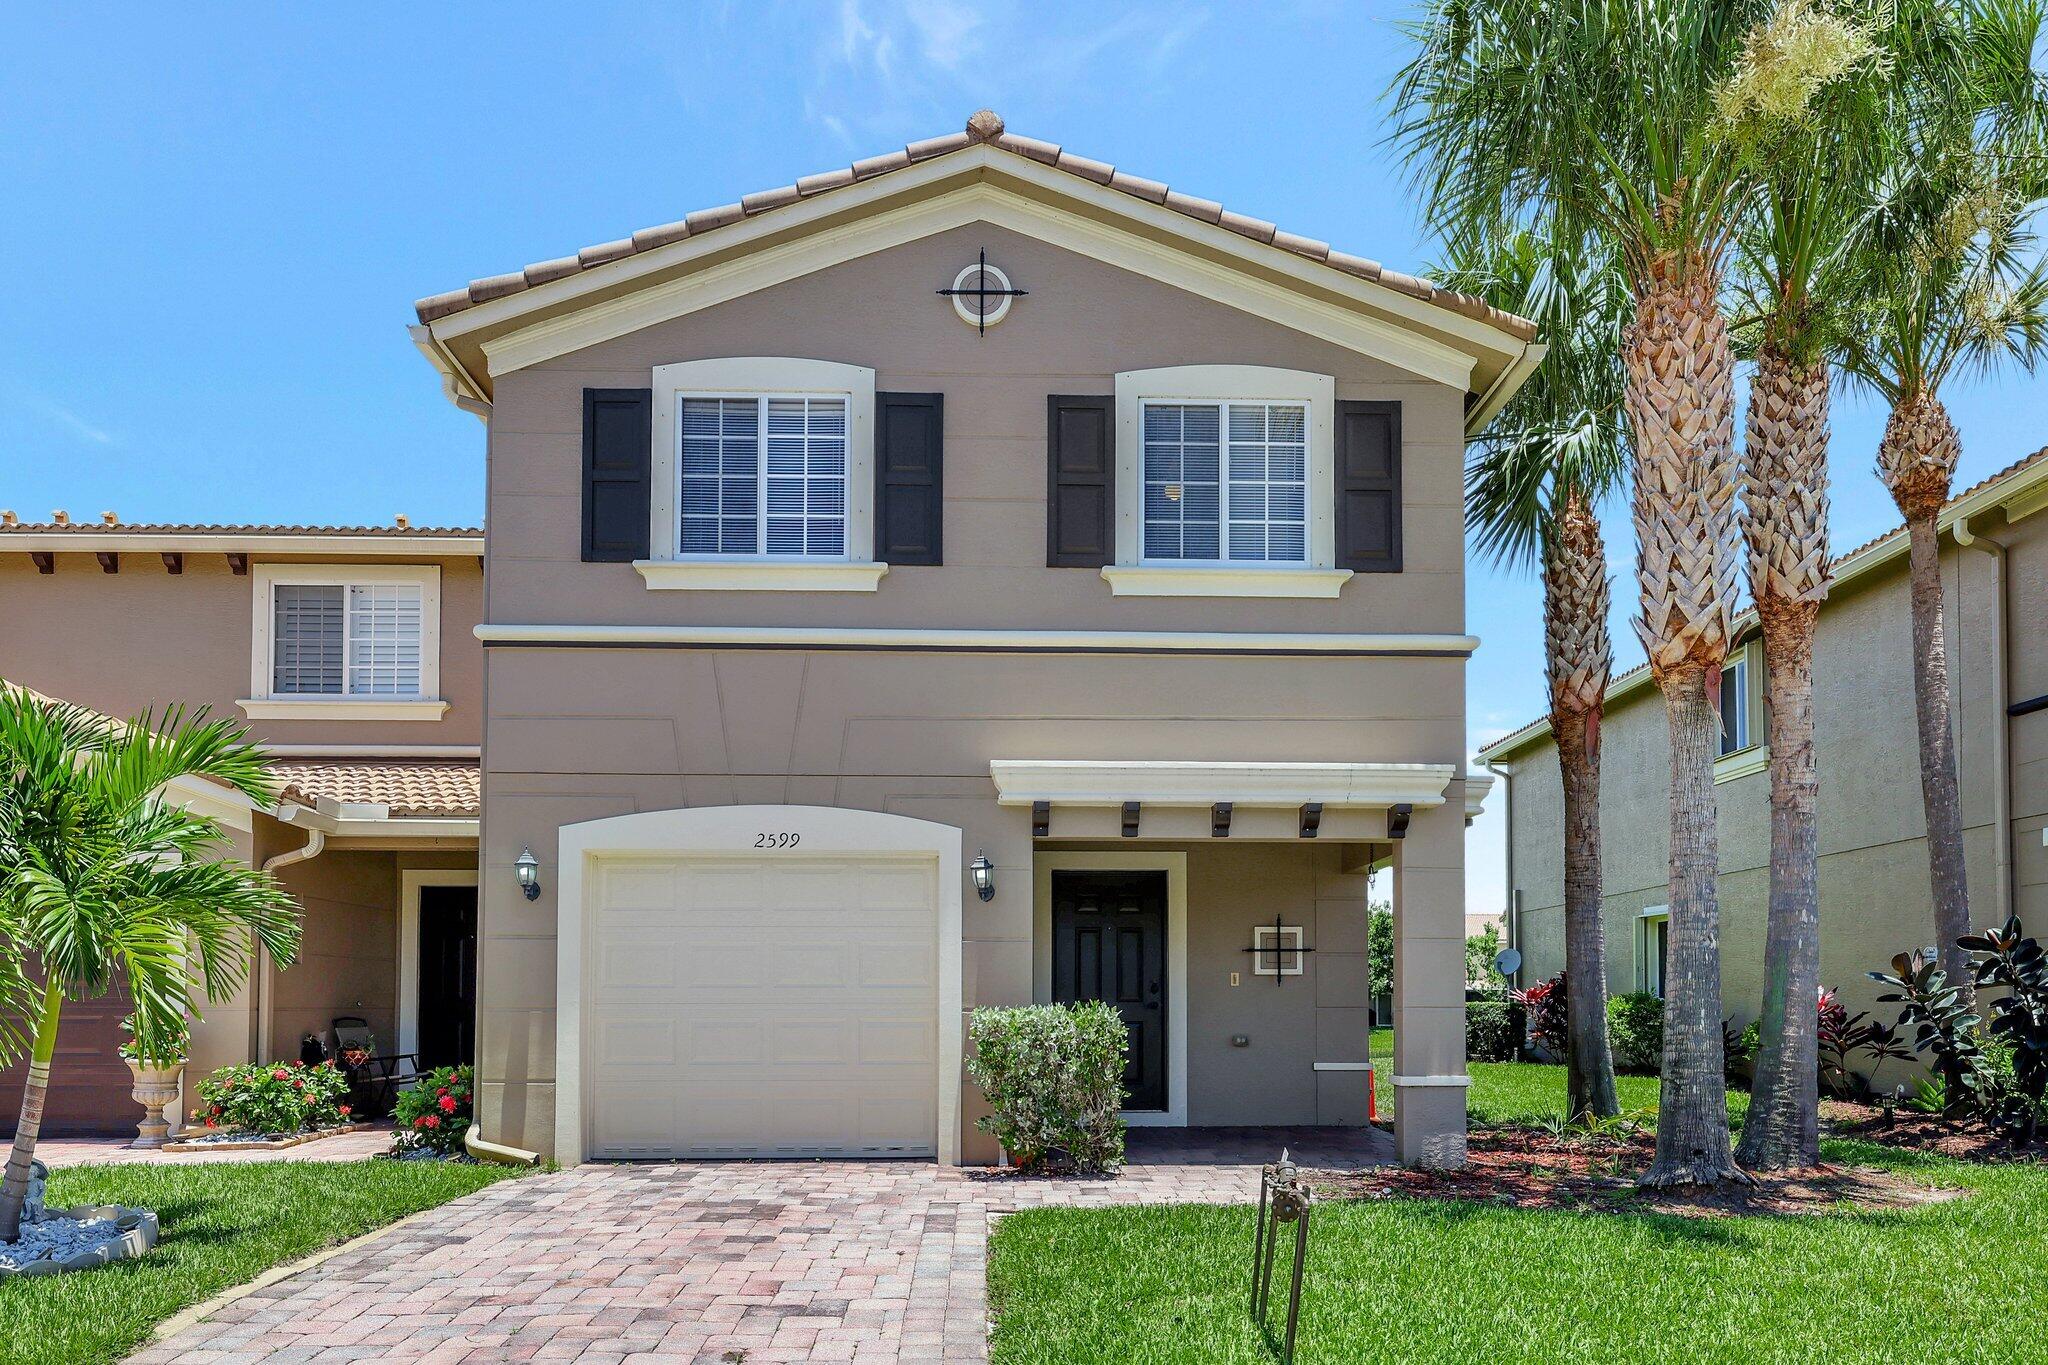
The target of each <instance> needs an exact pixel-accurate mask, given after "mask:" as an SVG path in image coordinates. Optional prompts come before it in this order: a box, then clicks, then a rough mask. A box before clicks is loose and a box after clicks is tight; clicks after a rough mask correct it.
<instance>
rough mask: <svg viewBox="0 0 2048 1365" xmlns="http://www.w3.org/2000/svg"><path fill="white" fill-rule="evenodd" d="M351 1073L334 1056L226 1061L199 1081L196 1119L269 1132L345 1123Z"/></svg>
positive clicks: (215, 1125)
mask: <svg viewBox="0 0 2048 1365" xmlns="http://www.w3.org/2000/svg"><path fill="white" fill-rule="evenodd" d="M348 1116H349V1105H348V1077H347V1076H344V1075H343V1074H342V1073H341V1072H339V1071H337V1070H335V1069H334V1064H333V1063H332V1062H322V1063H321V1064H320V1065H318V1066H307V1065H306V1064H305V1063H304V1062H272V1063H270V1064H269V1065H267V1066H266V1065H255V1066H224V1067H222V1068H221V1069H220V1070H218V1071H216V1072H214V1073H213V1074H212V1075H211V1076H208V1077H207V1078H206V1079H205V1080H203V1081H201V1082H200V1083H199V1107H198V1108H197V1109H194V1110H193V1111H192V1118H193V1119H194V1121H196V1122H198V1123H201V1124H204V1125H205V1126H206V1127H208V1128H216V1129H227V1130H228V1131H230V1132H237V1133H257V1134H263V1135H265V1136H271V1135H277V1134H284V1133H297V1132H301V1131H303V1130H304V1129H307V1128H326V1127H331V1126H332V1125H334V1124H337V1123H346V1122H347V1121H348Z"/></svg>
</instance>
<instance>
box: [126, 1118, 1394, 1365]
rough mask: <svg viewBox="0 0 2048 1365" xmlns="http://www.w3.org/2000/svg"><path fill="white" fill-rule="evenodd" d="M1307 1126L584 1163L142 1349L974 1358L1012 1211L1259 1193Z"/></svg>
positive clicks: (284, 1357)
mask: <svg viewBox="0 0 2048 1365" xmlns="http://www.w3.org/2000/svg"><path fill="white" fill-rule="evenodd" d="M1252 1131H1256V1130H1252ZM1288 1136H1289V1135H1288V1134H1285V1133H1276V1132H1263V1133H1258V1134H1257V1136H1256V1137H1253V1138H1250V1139H1233V1140H1226V1141H1221V1142H1219V1141H1218V1140H1217V1139H1216V1138H1215V1137H1214V1136H1213V1135H1210V1136H1208V1137H1206V1138H1195V1137H1192V1136H1191V1137H1177V1136H1176V1137H1154V1138H1151V1139H1149V1140H1148V1139H1147V1138H1146V1137H1145V1136H1143V1135H1138V1134H1134V1137H1135V1138H1137V1141H1136V1142H1135V1143H1134V1156H1135V1158H1136V1159H1135V1161H1134V1164H1133V1165H1132V1166H1130V1167H1129V1168H1127V1169H1126V1171H1125V1172H1124V1174H1123V1175H1121V1176H1120V1177H1118V1178H1117V1179H1115V1180H1091V1181H1077V1180H1027V1179H1019V1178H1016V1177H1013V1176H1008V1175H1004V1174H1000V1173H991V1172H976V1171H957V1170H943V1169H940V1168H938V1167H935V1166H927V1165H921V1164H912V1163H903V1162H894V1163H892V1162H819V1163H801V1164H791V1163H706V1164H687V1165H682V1164H678V1165H633V1166H610V1165H592V1166H584V1167H579V1168H578V1169H576V1170H573V1171H565V1172H562V1173H560V1174H557V1175H543V1176H535V1177H531V1178H529V1179H525V1180H516V1181H508V1182H506V1183H504V1184H501V1185H495V1186H492V1187H491V1188H489V1189H487V1190H483V1191H480V1192H478V1193H477V1194H473V1195H470V1196H468V1197H467V1198H464V1199H461V1200H458V1201H456V1202H455V1203H453V1204H449V1205H446V1206H444V1207H443V1208H440V1209H436V1210H434V1211H433V1212H431V1213H429V1214H426V1215H424V1216H422V1217H420V1218H417V1219H415V1220H413V1221H412V1222H410V1223H408V1224H406V1225H405V1226H404V1227H402V1228H399V1229H398V1230H396V1231H395V1232H393V1233H391V1234H390V1235H388V1236H386V1237H383V1238H380V1239H378V1240H377V1241H374V1242H371V1243H370V1244H368V1245H366V1246H363V1247H360V1248H358V1249H356V1250H354V1251H351V1252H347V1253H344V1254H342V1255H340V1256H336V1257H333V1258H331V1259H329V1260H327V1261H325V1262H323V1263H321V1264H319V1265H317V1266H315V1267H313V1268H311V1269H310V1270H307V1271H305V1272H302V1273H300V1274H298V1275H295V1276H292V1277H291V1278H289V1279H286V1280H283V1281H280V1282H279V1283H277V1284H275V1285H271V1286H268V1287H266V1288H264V1289H260V1290H257V1291H255V1292H254V1293H251V1294H249V1295H247V1296H246V1297H244V1298H242V1299H239V1300H237V1301H235V1302H234V1303H231V1304H228V1305H226V1306H225V1307H223V1308H222V1309H220V1310H219V1311H218V1312H217V1313H216V1314H214V1315H213V1316H212V1317H211V1318H209V1319H208V1320H206V1321H204V1322H201V1323H199V1324H197V1325H195V1326H192V1327H189V1328H187V1329H186V1330H184V1331H183V1332H181V1333H179V1334H178V1335H176V1336H174V1337H172V1338H170V1339H169V1340H166V1341H163V1342H160V1343H158V1344H157V1345H155V1346H153V1347H150V1348H149V1349H147V1350H145V1351H144V1352H142V1353H141V1354H140V1355H138V1356H136V1357H134V1359H135V1360H136V1361H137V1362H144V1363H145V1365H168V1363H169V1362H188V1363H189V1365H200V1363H201V1362H211V1363H212V1365H287V1362H328V1361H368V1360H427V1361H433V1362H454V1361H473V1362H481V1361H498V1360H535V1361H551V1360H562V1361H569V1360H573V1361H579V1362H582V1363H583V1365H609V1362H618V1361H640V1360H646V1361H656V1360H676V1361H704V1362H720V1363H721V1365H724V1363H725V1362H733V1361H744V1362H745V1363H746V1365H766V1363H767V1362H771V1361H797V1360H850V1361H867V1360H889V1361H894V1360H902V1361H949V1362H950V1361H976V1360H981V1359H983V1358H984V1356H985V1347H984V1342H985V1338H986V1333H987V1322H986V1318H987V1309H986V1298H985V1293H984V1272H985V1268H986V1246H987V1238H988V1226H989V1219H990V1216H991V1215H992V1214H993V1215H1000V1214H1002V1213H1004V1212H1006V1211H1008V1210H1012V1209H1017V1208H1024V1207H1029V1206H1035V1205H1041V1204H1085V1205H1103V1204H1137V1203H1169V1202H1206V1203H1227V1202H1235V1201H1240V1200H1247V1199H1250V1198H1253V1197H1254V1196H1255V1194H1256V1188H1257V1187H1256V1168H1255V1166H1254V1165H1249V1164H1244V1163H1245V1162H1246V1160H1247V1159H1250V1160H1257V1159H1270V1158H1271V1156H1273V1155H1275V1154H1276V1153H1277V1150H1278V1146H1279V1143H1280V1141H1281V1140H1285V1139H1286V1138H1287V1137H1288ZM1292 1137H1293V1139H1294V1145H1295V1147H1296V1148H1297V1151H1298V1152H1299V1153H1300V1155H1301V1156H1302V1157H1303V1158H1304V1159H1305V1160H1306V1161H1308V1162H1311V1163H1313V1164H1318V1165H1323V1164H1330V1165H1337V1164H1346V1165H1362V1164H1370V1163H1371V1162H1374V1161H1379V1160H1384V1159H1385V1158H1386V1152H1385V1147H1386V1146H1387V1145H1388V1144H1387V1141H1386V1139H1385V1136H1384V1135H1383V1134H1378V1133H1374V1132H1372V1130H1366V1132H1365V1133H1363V1134H1355V1133H1346V1134H1345V1135H1344V1136H1343V1138H1342V1139H1341V1140H1332V1142H1331V1145H1329V1146H1328V1148H1327V1150H1325V1151H1321V1152H1319V1151H1318V1150H1317V1149H1316V1148H1315V1146H1314V1145H1313V1144H1314V1143H1315V1141H1316V1138H1315V1137H1313V1136H1309V1135H1305V1134H1301V1133H1295V1134H1293V1135H1292ZM1304 1138H1306V1140H1307V1141H1308V1142H1309V1143H1310V1144H1311V1145H1310V1148H1309V1150H1307V1151H1301V1150H1300V1149H1301V1147H1302V1145H1303V1140H1304ZM1191 1163H1204V1164H1191Z"/></svg>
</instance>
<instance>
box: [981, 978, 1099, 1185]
mask: <svg viewBox="0 0 2048 1365" xmlns="http://www.w3.org/2000/svg"><path fill="white" fill-rule="evenodd" d="M967 1031H968V1038H969V1041H970V1042H971V1043H972V1044H973V1047H974V1055H973V1056H972V1057H970V1058H969V1059H968V1062H967V1075H968V1079H970V1080H972V1081H973V1082H974V1083H975V1084H976V1085H978V1086H980V1087H981V1093H982V1095H983V1097H984V1098H985V1099H987V1101H988V1105H989V1109H990V1110H991V1111H992V1112H991V1113H989V1114H988V1115H987V1116H986V1117H984V1118H982V1119H980V1120H979V1121H978V1122H977V1123H976V1125H975V1126H976V1127H978V1128H979V1129H980V1130H981V1131H982V1132H984V1133H991V1134H993V1135H994V1136H995V1138H996V1140H997V1141H998V1142H1000V1143H1002V1144H1003V1150H1004V1151H1006V1152H1008V1153H1009V1154H1010V1160H1011V1161H1013V1162H1014V1163H1016V1165H1017V1166H1018V1167H1019V1168H1020V1169H1022V1170H1026V1171H1039V1170H1049V1169H1072V1170H1075V1171H1086V1172H1099V1171H1113V1170H1115V1169H1116V1168H1117V1167H1119V1166H1121V1165H1123V1161H1124V1121H1123V1117H1122V1114H1121V1112H1120V1111H1121V1110H1122V1109H1123V1102H1124V1086H1123V1077H1124V1047H1125V1044H1126V1042H1127V1040H1128V1038H1129V1033H1130V1031H1129V1030H1128V1029H1127V1028H1125V1026H1124V1021H1123V1016H1121V1015H1120V1014H1118V1013H1117V1012H1116V1010H1115V1009H1114V1008H1113V1007H1112V1006H1109V1005H1106V1004H1103V1003H1102V1002H1101V1001H1089V1002H1087V1003H1085V1004H1079V1005H1023V1006H1015V1007H1011V1008H1007V1009H978V1010H976V1011H975V1012H974V1015H973V1018H972V1019H971V1020H970V1021H969V1023H968V1030H967Z"/></svg>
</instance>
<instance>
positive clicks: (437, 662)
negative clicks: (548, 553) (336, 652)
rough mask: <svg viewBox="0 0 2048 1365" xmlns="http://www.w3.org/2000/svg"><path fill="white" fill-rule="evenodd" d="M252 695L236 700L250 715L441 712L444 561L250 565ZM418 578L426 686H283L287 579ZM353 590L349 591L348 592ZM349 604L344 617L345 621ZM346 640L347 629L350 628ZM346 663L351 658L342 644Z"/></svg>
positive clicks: (332, 582) (339, 583)
mask: <svg viewBox="0 0 2048 1365" xmlns="http://www.w3.org/2000/svg"><path fill="white" fill-rule="evenodd" d="M249 579H250V620H249V695H248V696H246V697H244V698H242V699H241V700H239V701H237V702H236V703H235V705H237V706H239V707H240V708H241V709H242V712H243V714H245V715H247V716H248V717H249V718H250V719H251V720H439V719H440V718H441V717H442V715H443V714H445V713H446V712H447V710H448V703H447V702H446V701H444V700H442V698H441V566H440V565H438V564H253V565H251V566H250V567H249ZM371 583H404V584H412V585H415V586H417V587H418V588H419V590H420V690H419V694H418V695H417V696H412V697H372V696H355V695H351V694H349V693H346V692H339V693H336V692H324V693H304V692H278V691H276V690H275V689H274V687H273V674H272V672H271V667H272V660H271V647H272V643H273V640H272V636H273V634H274V632H275V623H276V620H277V616H276V606H275V599H276V595H277V589H278V587H279V586H280V585H285V584H291V585H305V586H313V587H339V588H342V589H344V590H345V589H347V588H349V587H350V586H353V585H360V584H371ZM345 598H346V593H345V592H344V599H345ZM346 619H347V613H346V609H344V612H343V620H344V621H346ZM343 638H344V640H346V638H347V637H346V635H344V637H343ZM342 663H343V669H344V677H346V671H345V670H346V669H347V666H348V659H347V646H346V644H344V646H343V659H342Z"/></svg>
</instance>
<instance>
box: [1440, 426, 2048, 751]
mask: <svg viewBox="0 0 2048 1365" xmlns="http://www.w3.org/2000/svg"><path fill="white" fill-rule="evenodd" d="M2043 463H2048V446H2043V447H2042V448H2041V449H2039V450H2037V451H2035V452H2034V453H2033V454H2031V455H2029V456H2027V457H2026V458H2024V459H2020V460H2015V461H2013V463H2011V464H2009V465H2007V466H2006V467H2005V468H2003V469H2001V470H1999V471H1998V472H1997V473H1996V474H1992V475H1990V476H1988V477H1986V478H1982V479H1979V480H1977V482H1975V483H1973V484H1971V485H1970V486H1969V487H1968V488H1965V489H1964V490H1963V491H1962V492H1960V493H1957V494H1955V495H1954V496H1953V497H1951V498H1950V499H1949V500H1948V501H1947V502H1945V503H1943V504H1942V510H1943V511H1944V512H1945V511H1947V510H1948V509H1950V508H1952V507H1954V506H1956V504H1958V503H1960V502H1963V501H1965V500H1966V499H1969V498H1973V497H1975V496H1977V495H1978V494H1979V493H1982V492H1984V491H1985V490H1986V489H1988V488H1991V487H1993V486H1994V485H1996V484H2001V483H2004V482H2005V481H2006V480H2007V479H2011V478H2014V477H2016V476H2018V475H2019V474H2022V473H2024V472H2025V471H2027V470H2029V469H2032V468H2033V467H2034V466H2036V465H2038V464H2043ZM1905 534H1906V528H1905V527H1904V526H1894V527H1892V529H1891V530H1889V531H1886V532H1885V533H1884V534H1883V535H1879V536H1872V537H1871V538H1870V539H1869V540H1866V541H1864V542H1863V543H1862V544H1861V545H1858V546H1857V547H1856V548H1855V549H1853V550H1845V551H1843V552H1842V553H1841V554H1838V555H1836V556H1835V557H1834V559H1833V560H1831V561H1830V563H1831V565H1832V566H1833V568H1834V569H1835V570H1836V571H1837V572H1838V573H1839V572H1840V570H1841V568H1842V566H1843V565H1845V564H1848V563H1849V562H1850V561H1851V560H1854V559H1856V558H1857V557H1859V556H1862V555H1867V554H1869V553H1870V552H1871V551H1872V550H1875V549H1876V548H1877V547H1878V546H1880V545H1883V544H1884V543H1885V542H1886V541H1890V540H1898V539H1901V538H1903V537H1904V536H1905ZM1835 581H1836V582H1837V583H1841V582H1843V581H1846V580H1845V579H1843V578H1837V579H1836V580H1835ZM1821 605H1822V607H1823V608H1825V607H1826V605H1827V604H1826V603H1822V604H1821ZM1755 622H1756V608H1755V607H1751V608H1749V609H1748V610H1746V611H1744V612H1742V613H1740V614H1739V615H1737V616H1736V618H1735V633H1736V635H1737V636H1738V637H1739V636H1740V635H1741V634H1742V633H1743V632H1744V631H1746V630H1748V629H1749V628H1750V626H1752V625H1754V624H1755ZM1649 676H1650V665H1649V664H1648V663H1647V662H1644V663H1639V664H1637V665H1636V666H1635V667H1634V668H1631V669H1629V670H1628V671H1627V672H1626V673H1622V674H1619V675H1618V676H1616V677H1615V678H1614V679H1613V680H1612V681H1610V682H1609V683H1608V684H1607V702H1608V704H1609V705H1610V706H1611V705H1612V704H1613V702H1614V700H1615V698H1616V697H1617V696H1619V695H1624V694H1626V693H1629V692H1633V691H1635V690H1636V688H1638V687H1639V686H1641V685H1642V684H1643V683H1644V682H1645V681H1646V680H1647V679H1648V678H1649ZM1549 732H1550V718H1549V717H1548V716H1538V717H1537V718H1536V719H1535V720H1532V721H1530V722H1529V723H1528V724H1526V725H1524V726H1522V727H1521V728H1519V729H1515V730H1510V731H1508V733H1506V734H1504V735H1502V736H1501V737H1500V738H1499V739H1496V740H1494V741H1493V742H1492V743H1490V744H1482V745H1480V746H1479V756H1480V758H1482V759H1486V758H1487V757H1488V756H1489V755H1492V754H1501V753H1506V752H1507V751H1509V750H1511V749H1517V748H1520V747H1521V746H1522V745H1524V744H1526V743H1528V742H1529V741H1530V740H1532V739H1535V738H1536V737H1537V736H1539V735H1544V734H1548V733H1549Z"/></svg>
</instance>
